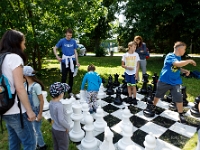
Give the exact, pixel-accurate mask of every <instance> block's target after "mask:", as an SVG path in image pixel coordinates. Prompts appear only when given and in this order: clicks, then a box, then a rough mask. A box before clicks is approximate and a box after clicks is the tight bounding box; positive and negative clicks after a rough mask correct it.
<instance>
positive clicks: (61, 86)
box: [50, 82, 70, 97]
mask: <svg viewBox="0 0 200 150" xmlns="http://www.w3.org/2000/svg"><path fill="white" fill-rule="evenodd" d="M69 89H70V86H69V85H68V84H66V83H61V82H55V83H53V84H52V85H51V86H50V95H51V96H52V97H57V96H59V95H60V94H61V93H64V92H67V91H68V90H69Z"/></svg>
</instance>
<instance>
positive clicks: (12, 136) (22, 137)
mask: <svg viewBox="0 0 200 150" xmlns="http://www.w3.org/2000/svg"><path fill="white" fill-rule="evenodd" d="M22 116H23V124H24V128H22V127H21V122H20V114H13V115H3V120H4V121H5V122H6V127H7V130H8V134H9V150H20V148H21V144H22V146H23V149H24V150H35V146H36V139H35V135H34V130H33V126H32V123H31V122H30V121H28V116H27V114H26V113H23V114H22Z"/></svg>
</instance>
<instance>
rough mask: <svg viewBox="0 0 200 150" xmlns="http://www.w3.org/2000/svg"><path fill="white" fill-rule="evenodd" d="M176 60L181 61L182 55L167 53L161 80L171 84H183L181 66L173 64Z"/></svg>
mask: <svg viewBox="0 0 200 150" xmlns="http://www.w3.org/2000/svg"><path fill="white" fill-rule="evenodd" d="M175 61H181V56H176V55H175V54H174V53H169V54H167V56H166V58H165V61H164V66H163V68H162V70H161V73H160V78H159V80H160V81H162V82H164V83H167V84H170V85H177V84H182V79H181V76H180V68H179V67H176V66H174V65H173V63H174V62H175Z"/></svg>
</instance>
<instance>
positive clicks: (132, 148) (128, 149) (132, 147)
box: [125, 145, 136, 150]
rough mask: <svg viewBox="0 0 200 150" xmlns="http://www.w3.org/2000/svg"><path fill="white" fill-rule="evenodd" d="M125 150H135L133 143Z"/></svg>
mask: <svg viewBox="0 0 200 150" xmlns="http://www.w3.org/2000/svg"><path fill="white" fill-rule="evenodd" d="M125 150H136V148H135V145H129V146H127V147H126V149H125Z"/></svg>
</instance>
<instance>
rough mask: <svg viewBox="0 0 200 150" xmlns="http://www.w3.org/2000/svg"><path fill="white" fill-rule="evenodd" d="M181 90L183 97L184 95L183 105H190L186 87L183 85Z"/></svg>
mask: <svg viewBox="0 0 200 150" xmlns="http://www.w3.org/2000/svg"><path fill="white" fill-rule="evenodd" d="M181 92H182V97H183V106H187V105H188V100H187V94H186V87H185V86H181Z"/></svg>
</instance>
